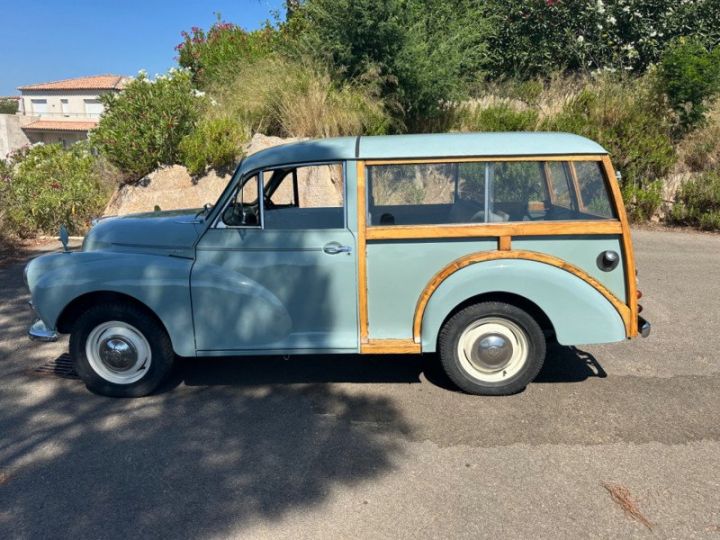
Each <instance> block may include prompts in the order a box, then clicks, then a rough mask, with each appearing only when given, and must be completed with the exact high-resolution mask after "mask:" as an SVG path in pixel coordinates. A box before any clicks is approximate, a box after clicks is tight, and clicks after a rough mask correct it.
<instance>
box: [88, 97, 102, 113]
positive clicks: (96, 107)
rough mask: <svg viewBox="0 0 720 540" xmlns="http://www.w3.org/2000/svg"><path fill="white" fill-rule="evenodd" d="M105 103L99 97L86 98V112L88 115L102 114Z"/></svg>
mask: <svg viewBox="0 0 720 540" xmlns="http://www.w3.org/2000/svg"><path fill="white" fill-rule="evenodd" d="M103 110H104V108H103V104H102V103H101V102H100V100H99V99H86V100H85V114H87V115H88V116H95V117H97V116H100V115H101V114H102V112H103Z"/></svg>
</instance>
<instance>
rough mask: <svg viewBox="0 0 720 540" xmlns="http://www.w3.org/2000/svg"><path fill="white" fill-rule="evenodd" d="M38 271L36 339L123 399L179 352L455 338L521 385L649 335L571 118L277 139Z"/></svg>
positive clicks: (377, 351)
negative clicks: (582, 349) (575, 359)
mask: <svg viewBox="0 0 720 540" xmlns="http://www.w3.org/2000/svg"><path fill="white" fill-rule="evenodd" d="M66 251H67V250H66ZM25 273H26V281H27V283H28V286H29V289H30V291H31V295H32V307H33V309H34V311H35V312H36V314H37V320H36V321H35V322H34V323H33V325H32V326H31V328H30V330H29V334H30V337H31V338H33V339H36V340H45V341H52V340H55V339H56V338H57V335H58V334H70V354H71V356H72V359H73V362H74V366H75V369H76V371H77V373H78V374H79V375H80V377H81V378H82V379H83V381H84V382H85V384H86V386H87V387H88V388H89V389H90V390H91V391H93V392H96V393H99V394H105V395H111V396H142V395H146V394H148V393H150V392H152V391H153V390H154V389H155V388H156V387H157V386H158V384H160V382H161V381H162V380H163V379H164V378H165V377H166V375H167V374H168V372H169V371H170V368H171V366H172V364H173V360H174V358H175V356H176V355H179V356H186V357H212V356H243V355H245V356H247V355H253V356H254V355H291V354H292V355H299V354H320V353H349V354H361V355H366V354H367V355H381V354H420V353H437V355H438V357H439V359H440V362H441V363H442V365H443V367H444V369H445V371H446V372H447V374H448V376H449V377H450V379H451V380H452V381H453V382H454V383H455V384H456V385H457V386H458V387H459V388H460V389H462V390H464V391H465V392H469V393H473V394H488V395H502V394H511V393H514V392H518V391H521V390H522V389H523V388H525V386H526V385H527V384H528V383H530V382H531V381H532V380H533V379H534V378H535V376H536V375H537V374H538V372H539V371H540V369H541V367H542V364H543V361H544V358H545V354H546V343H547V342H548V340H556V341H557V342H558V343H560V344H562V345H581V344H594V343H609V342H617V341H622V340H625V339H629V338H633V337H636V336H638V335H642V336H646V335H648V333H649V331H650V325H649V324H648V323H647V322H646V321H645V320H644V319H643V318H641V317H640V316H639V311H640V309H641V308H640V306H638V298H639V296H640V293H639V292H638V290H637V284H636V271H635V260H634V258H633V248H632V243H631V238H630V229H629V226H628V220H627V217H626V214H625V208H624V206H623V202H622V198H621V195H620V189H619V187H618V183H617V181H616V175H615V171H614V170H613V166H612V164H611V161H610V158H609V156H608V153H607V151H606V150H604V149H603V148H602V147H601V146H599V145H598V144H597V143H595V142H593V141H591V140H588V139H585V138H582V137H579V136H576V135H569V134H561V133H467V134H444V135H442V134H441V135H402V136H377V137H341V138H332V139H324V140H311V141H303V142H296V143H292V144H286V145H283V146H278V147H274V148H269V149H267V150H264V151H261V152H258V153H256V154H253V155H251V156H249V157H247V158H245V159H243V160H242V161H241V162H240V164H239V166H238V167H237V169H236V171H235V173H234V174H233V176H232V179H231V180H230V182H229V184H228V185H227V187H226V189H225V190H224V192H223V193H222V194H221V196H220V198H219V199H218V200H217V202H216V204H214V205H212V206H211V205H206V206H205V208H203V209H202V210H199V211H173V212H159V211H158V212H152V213H147V214H137V215H128V216H122V217H111V218H104V219H101V220H99V221H97V222H96V224H95V225H94V226H93V227H92V228H91V229H90V231H89V232H88V234H87V236H86V237H85V239H84V242H83V245H82V249H81V250H79V251H72V252H65V253H53V254H48V255H43V256H40V257H38V258H36V259H34V260H32V261H31V262H30V263H29V264H28V266H27V267H26V270H25Z"/></svg>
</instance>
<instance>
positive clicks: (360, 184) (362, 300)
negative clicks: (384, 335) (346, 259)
mask: <svg viewBox="0 0 720 540" xmlns="http://www.w3.org/2000/svg"><path fill="white" fill-rule="evenodd" d="M356 198H357V200H356V204H357V262H358V274H357V275H358V304H359V306H358V307H359V309H358V312H359V315H360V321H359V323H360V351H361V352H362V347H363V344H366V343H367V342H368V302H367V261H366V258H367V241H366V233H367V223H366V221H367V219H366V216H367V202H366V199H367V197H366V189H365V162H364V161H358V162H357V197H356Z"/></svg>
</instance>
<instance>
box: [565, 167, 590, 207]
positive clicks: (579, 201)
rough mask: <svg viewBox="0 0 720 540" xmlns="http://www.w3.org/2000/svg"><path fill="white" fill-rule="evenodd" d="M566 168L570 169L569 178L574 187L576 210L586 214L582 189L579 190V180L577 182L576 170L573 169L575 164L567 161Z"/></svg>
mask: <svg viewBox="0 0 720 540" xmlns="http://www.w3.org/2000/svg"><path fill="white" fill-rule="evenodd" d="M568 169H569V171H570V179H571V181H572V184H573V187H574V189H575V200H576V201H577V205H578V210H579V211H580V212H583V213H584V214H587V208H586V207H585V201H584V200H583V198H582V191H580V182H578V177H577V172H576V171H575V164H574V163H568Z"/></svg>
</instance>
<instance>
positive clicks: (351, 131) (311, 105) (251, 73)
mask: <svg viewBox="0 0 720 540" xmlns="http://www.w3.org/2000/svg"><path fill="white" fill-rule="evenodd" d="M212 94H213V96H215V97H216V99H217V103H218V107H220V108H221V109H222V110H224V111H226V112H227V113H228V114H230V115H232V116H234V117H236V118H240V119H242V120H243V121H244V123H245V124H246V125H247V126H249V128H250V130H251V131H252V132H254V133H266V134H269V135H277V136H280V137H334V136H339V135H359V134H373V133H379V132H383V131H385V130H386V129H387V127H388V125H389V117H388V115H387V114H386V111H385V108H384V103H383V101H382V99H381V98H380V97H379V95H378V94H377V93H376V91H375V89H374V88H373V87H372V86H369V85H368V86H361V85H355V84H350V83H342V84H337V83H335V82H333V80H332V77H331V76H330V73H329V72H328V71H327V70H326V69H324V68H322V67H319V66H317V65H314V64H311V63H302V62H290V61H287V60H283V59H280V58H275V59H271V60H266V61H264V62H263V63H262V65H261V66H256V65H252V64H249V65H247V66H246V67H245V68H244V69H243V70H241V71H240V72H239V73H238V74H237V78H236V79H235V81H234V82H233V83H231V84H229V85H227V86H226V87H222V88H218V89H216V90H215V91H213V92H212Z"/></svg>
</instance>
